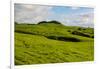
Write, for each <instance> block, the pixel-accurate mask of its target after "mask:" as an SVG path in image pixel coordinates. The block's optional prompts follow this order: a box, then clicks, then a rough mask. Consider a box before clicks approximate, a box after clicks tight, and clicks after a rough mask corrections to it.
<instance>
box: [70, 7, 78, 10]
mask: <svg viewBox="0 0 100 69" xmlns="http://www.w3.org/2000/svg"><path fill="white" fill-rule="evenodd" d="M71 9H72V10H77V9H79V7H71Z"/></svg>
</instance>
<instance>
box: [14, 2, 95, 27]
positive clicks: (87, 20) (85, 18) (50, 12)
mask: <svg viewBox="0 0 100 69" xmlns="http://www.w3.org/2000/svg"><path fill="white" fill-rule="evenodd" d="M14 10H15V16H14V19H15V21H16V22H19V23H35V24H36V23H38V22H40V21H51V20H57V21H59V22H61V23H62V24H64V25H71V26H84V27H88V26H89V27H93V26H94V22H93V21H94V9H93V8H89V7H75V6H46V5H32V4H15V9H14Z"/></svg>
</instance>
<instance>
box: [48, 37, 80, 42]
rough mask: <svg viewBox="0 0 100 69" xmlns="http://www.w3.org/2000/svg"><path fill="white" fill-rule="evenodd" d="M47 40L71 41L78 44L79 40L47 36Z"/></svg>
mask: <svg viewBox="0 0 100 69" xmlns="http://www.w3.org/2000/svg"><path fill="white" fill-rule="evenodd" d="M47 38H49V39H54V40H61V41H72V42H79V41H80V39H78V38H75V37H64V36H47Z"/></svg>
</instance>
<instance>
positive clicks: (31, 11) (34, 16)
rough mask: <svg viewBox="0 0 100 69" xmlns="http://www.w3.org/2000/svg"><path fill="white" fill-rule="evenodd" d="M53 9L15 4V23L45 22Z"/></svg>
mask: <svg viewBox="0 0 100 69" xmlns="http://www.w3.org/2000/svg"><path fill="white" fill-rule="evenodd" d="M51 8H52V7H48V6H39V5H36V6H34V5H19V4H15V21H18V22H25V23H27V22H28V23H34V22H39V21H42V20H45V19H46V18H47V17H48V16H49V15H50V14H51V13H49V12H50V10H51Z"/></svg>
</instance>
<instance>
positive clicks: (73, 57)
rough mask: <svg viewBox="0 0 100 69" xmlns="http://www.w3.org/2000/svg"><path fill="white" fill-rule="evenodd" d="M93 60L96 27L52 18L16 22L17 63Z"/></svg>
mask: <svg viewBox="0 0 100 69" xmlns="http://www.w3.org/2000/svg"><path fill="white" fill-rule="evenodd" d="M93 60H94V30H93V28H84V27H76V26H64V25H62V24H60V23H58V24H56V23H50V22H49V23H39V24H15V65H26V64H44V63H62V62H81V61H93Z"/></svg>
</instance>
